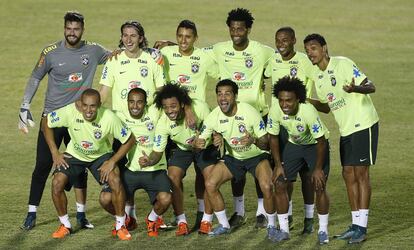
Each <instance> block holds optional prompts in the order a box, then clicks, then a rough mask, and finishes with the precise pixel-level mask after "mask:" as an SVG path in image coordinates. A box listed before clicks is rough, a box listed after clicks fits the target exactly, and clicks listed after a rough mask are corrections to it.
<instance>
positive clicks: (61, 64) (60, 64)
mask: <svg viewBox="0 0 414 250" xmlns="http://www.w3.org/2000/svg"><path fill="white" fill-rule="evenodd" d="M65 64H66V63H59V64H58V65H59V66H63V65H65Z"/></svg>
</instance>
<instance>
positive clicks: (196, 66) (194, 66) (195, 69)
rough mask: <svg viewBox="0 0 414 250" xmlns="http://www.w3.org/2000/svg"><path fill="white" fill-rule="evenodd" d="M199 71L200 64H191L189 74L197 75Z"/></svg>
mask: <svg viewBox="0 0 414 250" xmlns="http://www.w3.org/2000/svg"><path fill="white" fill-rule="evenodd" d="M199 70H200V64H198V63H196V62H193V63H192V64H191V72H193V73H194V74H195V73H198V71H199Z"/></svg>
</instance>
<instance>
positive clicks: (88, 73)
mask: <svg viewBox="0 0 414 250" xmlns="http://www.w3.org/2000/svg"><path fill="white" fill-rule="evenodd" d="M109 54H110V52H109V51H107V50H106V49H105V48H103V47H102V46H100V45H98V44H96V43H91V42H88V41H82V44H81V46H80V47H79V48H66V47H65V40H62V41H59V42H56V43H54V44H51V45H49V46H47V47H46V48H45V49H43V51H42V53H41V54H40V58H39V61H38V62H37V64H36V66H35V68H34V69H33V72H32V76H31V79H30V80H29V83H28V86H27V87H26V91H25V94H24V98H23V102H27V103H30V102H31V100H32V98H33V96H34V94H35V93H36V90H37V88H38V87H39V82H40V81H41V80H42V79H43V77H44V76H45V75H46V74H48V75H49V76H48V84H47V90H46V96H45V106H44V110H43V112H44V113H50V112H51V111H53V110H56V109H58V108H60V107H63V106H66V105H68V104H70V103H73V102H75V101H76V100H77V99H79V98H80V96H81V94H82V92H83V90H85V89H87V88H91V87H92V82H93V77H94V75H95V71H96V67H97V66H98V65H99V64H104V63H105V62H106V59H107V57H108V55H109Z"/></svg>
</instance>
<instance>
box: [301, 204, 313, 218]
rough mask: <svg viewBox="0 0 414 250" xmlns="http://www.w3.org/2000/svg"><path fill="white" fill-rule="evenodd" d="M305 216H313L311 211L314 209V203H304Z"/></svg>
mask: <svg viewBox="0 0 414 250" xmlns="http://www.w3.org/2000/svg"><path fill="white" fill-rule="evenodd" d="M304 207H305V218H313V213H314V211H315V204H305V205H304Z"/></svg>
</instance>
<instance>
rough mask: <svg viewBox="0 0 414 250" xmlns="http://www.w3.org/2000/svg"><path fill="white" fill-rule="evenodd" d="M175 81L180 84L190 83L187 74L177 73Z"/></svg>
mask: <svg viewBox="0 0 414 250" xmlns="http://www.w3.org/2000/svg"><path fill="white" fill-rule="evenodd" d="M177 82H178V83H180V84H188V83H191V80H190V76H187V75H178V77H177Z"/></svg>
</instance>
